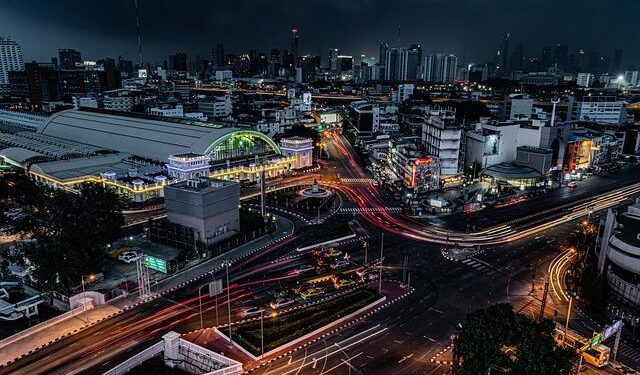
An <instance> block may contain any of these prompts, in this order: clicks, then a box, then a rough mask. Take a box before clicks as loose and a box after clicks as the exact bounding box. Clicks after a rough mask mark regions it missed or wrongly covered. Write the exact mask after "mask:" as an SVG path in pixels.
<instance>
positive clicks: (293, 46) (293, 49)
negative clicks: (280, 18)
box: [291, 27, 300, 64]
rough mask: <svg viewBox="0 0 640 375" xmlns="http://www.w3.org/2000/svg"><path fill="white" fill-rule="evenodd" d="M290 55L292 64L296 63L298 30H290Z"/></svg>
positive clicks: (298, 51)
mask: <svg viewBox="0 0 640 375" xmlns="http://www.w3.org/2000/svg"><path fill="white" fill-rule="evenodd" d="M291 55H292V56H293V61H294V63H296V64H297V63H298V62H299V60H298V57H300V37H299V36H298V28H297V27H294V28H293V29H291Z"/></svg>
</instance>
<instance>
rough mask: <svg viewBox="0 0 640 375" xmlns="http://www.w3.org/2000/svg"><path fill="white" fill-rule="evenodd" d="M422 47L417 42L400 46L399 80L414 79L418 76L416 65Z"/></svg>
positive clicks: (418, 62) (418, 63) (418, 61)
mask: <svg viewBox="0 0 640 375" xmlns="http://www.w3.org/2000/svg"><path fill="white" fill-rule="evenodd" d="M421 55H422V48H421V47H420V45H419V44H416V45H414V46H410V47H407V48H400V50H399V53H398V77H397V79H398V80H399V81H415V80H416V79H417V78H418V65H420V56H421Z"/></svg>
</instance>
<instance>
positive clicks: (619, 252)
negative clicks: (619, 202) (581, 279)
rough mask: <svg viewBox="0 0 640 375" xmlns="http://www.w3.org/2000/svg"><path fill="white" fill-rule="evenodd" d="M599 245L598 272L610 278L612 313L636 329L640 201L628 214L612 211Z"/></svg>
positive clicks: (639, 295)
mask: <svg viewBox="0 0 640 375" xmlns="http://www.w3.org/2000/svg"><path fill="white" fill-rule="evenodd" d="M598 242H599V252H597V255H598V271H599V272H600V273H602V274H605V275H606V278H607V282H608V284H609V290H610V292H609V294H610V298H609V306H608V309H607V310H608V313H609V314H610V315H611V316H612V317H614V318H623V319H624V320H625V324H628V325H630V326H632V327H633V329H635V327H636V326H637V325H638V324H639V322H640V319H639V315H640V314H639V313H638V311H639V310H638V307H640V283H638V279H639V277H640V199H636V201H635V203H634V204H633V205H631V206H629V207H628V208H627V212H624V213H621V214H617V213H616V211H615V210H613V209H609V210H608V212H607V216H606V219H605V221H604V223H601V226H600V233H599V235H598ZM596 248H598V246H596Z"/></svg>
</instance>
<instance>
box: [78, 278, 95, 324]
mask: <svg viewBox="0 0 640 375" xmlns="http://www.w3.org/2000/svg"><path fill="white" fill-rule="evenodd" d="M85 278H87V279H89V281H93V280H95V279H96V275H93V274H92V275H88V276H85V275H82V280H81V284H82V298H83V301H82V309H83V310H84V320H85V321H86V322H87V323H89V312H88V311H87V301H86V298H87V296H86V295H85V289H84V279H85Z"/></svg>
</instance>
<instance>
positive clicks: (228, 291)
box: [224, 260, 233, 345]
mask: <svg viewBox="0 0 640 375" xmlns="http://www.w3.org/2000/svg"><path fill="white" fill-rule="evenodd" d="M230 265H231V261H230V260H225V261H224V266H225V268H226V269H227V310H228V312H229V343H230V344H231V345H233V340H232V339H231V292H230V289H231V288H230V286H229V266H230Z"/></svg>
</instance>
